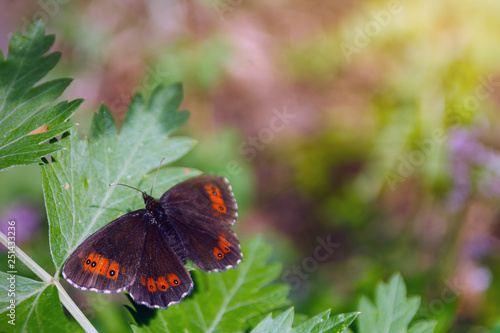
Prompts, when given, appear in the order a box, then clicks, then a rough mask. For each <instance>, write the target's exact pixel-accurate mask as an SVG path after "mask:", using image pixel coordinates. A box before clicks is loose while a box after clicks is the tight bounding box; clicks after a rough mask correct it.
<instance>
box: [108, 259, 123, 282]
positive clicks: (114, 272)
mask: <svg viewBox="0 0 500 333" xmlns="http://www.w3.org/2000/svg"><path fill="white" fill-rule="evenodd" d="M119 269H120V265H118V263H117V262H116V261H113V262H112V263H111V265H109V267H108V271H107V272H106V277H107V278H108V279H112V280H115V279H116V278H117V277H118V272H119Z"/></svg>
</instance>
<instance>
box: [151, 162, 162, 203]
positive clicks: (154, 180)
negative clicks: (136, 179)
mask: <svg viewBox="0 0 500 333" xmlns="http://www.w3.org/2000/svg"><path fill="white" fill-rule="evenodd" d="M163 161H165V157H164V158H162V159H161V161H160V165H159V166H158V170H156V175H155V179H153V184H151V193H149V195H150V196H152V195H153V186H154V185H155V182H156V177H158V172H160V168H161V164H162V163H163Z"/></svg>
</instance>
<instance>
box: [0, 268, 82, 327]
mask: <svg viewBox="0 0 500 333" xmlns="http://www.w3.org/2000/svg"><path fill="white" fill-rule="evenodd" d="M9 276H10V274H6V273H3V272H0V279H1V281H0V299H1V305H0V313H1V314H2V317H3V319H2V320H1V321H0V331H1V332H80V331H82V330H81V328H79V327H78V326H76V325H75V324H74V323H73V322H69V321H68V319H67V318H66V316H65V315H64V313H63V311H62V307H61V302H60V301H59V296H58V293H57V288H56V287H55V286H54V285H47V284H45V283H42V282H39V281H35V280H31V279H28V278H24V277H21V276H16V287H15V292H14V293H15V297H14V299H15V308H13V309H12V310H11V309H10V308H8V307H7V306H9V305H10V298H11V295H9V292H10V291H9V289H10V287H9V285H8V284H6V281H7V277H9ZM11 313H12V314H15V317H13V316H12V317H11V316H9V314H11ZM12 319H15V320H14V321H13V322H12V321H11V320H12ZM9 321H11V323H15V325H13V324H11V323H9Z"/></svg>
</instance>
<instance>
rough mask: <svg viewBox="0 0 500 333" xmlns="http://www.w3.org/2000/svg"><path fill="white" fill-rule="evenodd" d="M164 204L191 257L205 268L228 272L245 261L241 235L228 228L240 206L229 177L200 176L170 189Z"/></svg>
mask: <svg viewBox="0 0 500 333" xmlns="http://www.w3.org/2000/svg"><path fill="white" fill-rule="evenodd" d="M160 203H161V204H162V206H163V207H165V210H166V212H167V214H168V216H169V219H170V220H171V223H172V225H173V226H174V227H175V229H176V230H177V232H178V234H179V235H180V236H181V238H182V240H183V242H184V247H185V248H186V252H187V256H188V258H189V259H190V260H191V261H193V262H194V263H195V264H196V265H197V266H198V267H199V268H201V269H202V270H204V271H224V270H226V269H228V268H231V267H233V268H234V267H236V266H237V265H238V263H239V262H240V261H241V258H242V255H241V249H240V245H239V241H238V238H237V237H236V235H235V234H234V233H233V232H232V231H231V230H230V229H229V228H228V226H229V225H231V224H233V223H234V221H235V220H236V218H237V216H238V213H237V209H238V207H237V205H236V201H235V200H234V196H233V193H232V191H231V187H230V186H229V184H228V182H227V180H226V179H224V178H221V177H217V176H199V177H195V178H191V179H188V180H186V181H184V182H182V183H180V184H178V185H176V186H174V187H173V188H172V189H170V190H169V191H167V192H166V193H165V194H164V195H163V196H162V197H161V199H160Z"/></svg>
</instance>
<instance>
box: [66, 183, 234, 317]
mask: <svg viewBox="0 0 500 333" xmlns="http://www.w3.org/2000/svg"><path fill="white" fill-rule="evenodd" d="M112 185H123V184H112ZM125 186H127V187H131V186H128V185H125ZM136 190H137V189H136ZM138 191H140V190H138ZM140 192H142V197H143V199H144V203H145V205H146V208H145V209H139V210H136V211H133V212H130V213H127V214H125V215H123V216H120V217H119V218H117V219H116V220H114V221H112V222H110V223H109V224H107V225H106V226H104V227H102V228H101V229H99V230H98V231H96V232H95V233H94V234H92V235H91V236H89V237H88V238H87V239H86V240H85V241H84V242H83V243H82V244H80V246H78V248H77V249H76V250H75V251H74V252H73V253H72V254H71V255H70V256H69V258H68V260H67V262H66V264H65V265H64V268H63V271H62V274H63V277H64V278H65V279H66V280H67V281H68V282H69V283H70V284H71V285H73V286H74V287H76V288H78V289H82V290H90V291H96V292H100V293H107V294H110V293H118V292H121V291H124V290H127V291H128V292H129V294H130V296H131V297H132V299H133V300H134V301H135V302H136V303H139V304H143V305H146V306H147V307H150V308H160V309H166V308H167V307H168V306H169V305H171V304H176V303H179V302H181V301H182V299H183V298H184V297H185V296H186V295H188V294H189V293H190V292H191V290H192V289H193V280H192V279H191V276H190V274H189V272H188V271H187V269H186V268H185V267H184V265H185V264H186V262H187V259H190V260H191V261H192V262H193V263H194V264H195V265H196V266H198V267H199V268H200V269H201V270H203V271H206V272H213V271H225V270H227V269H229V268H236V266H237V265H238V264H239V263H240V261H241V259H242V253H241V249H240V244H239V241H238V238H237V236H236V234H235V233H234V232H233V231H231V230H230V229H229V226H231V225H232V224H234V222H235V221H236V218H237V216H238V212H237V210H238V207H237V205H236V201H235V199H234V195H233V192H232V189H231V186H230V185H229V183H228V181H227V179H225V178H222V177H218V176H212V175H202V176H197V177H193V178H190V179H188V180H185V181H183V182H181V183H179V184H177V185H175V186H173V187H172V188H170V189H169V190H168V191H167V192H165V193H164V194H163V195H162V196H161V198H160V199H159V200H157V199H155V198H153V197H152V196H151V195H148V194H147V193H146V192H143V191H140Z"/></svg>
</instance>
